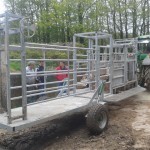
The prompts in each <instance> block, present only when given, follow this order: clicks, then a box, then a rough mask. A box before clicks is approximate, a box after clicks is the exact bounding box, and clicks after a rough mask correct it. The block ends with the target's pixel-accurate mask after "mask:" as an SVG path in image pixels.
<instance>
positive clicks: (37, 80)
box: [26, 60, 68, 103]
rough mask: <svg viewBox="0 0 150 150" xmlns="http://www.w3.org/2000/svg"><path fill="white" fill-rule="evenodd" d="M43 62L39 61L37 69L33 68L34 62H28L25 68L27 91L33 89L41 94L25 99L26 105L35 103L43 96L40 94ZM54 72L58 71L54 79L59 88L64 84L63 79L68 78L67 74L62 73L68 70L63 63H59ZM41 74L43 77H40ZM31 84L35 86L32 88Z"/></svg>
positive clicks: (42, 82)
mask: <svg viewBox="0 0 150 150" xmlns="http://www.w3.org/2000/svg"><path fill="white" fill-rule="evenodd" d="M44 70H45V69H44V61H43V60H42V61H39V64H38V66H37V68H36V67H35V62H34V61H29V62H28V65H27V67H26V75H27V85H29V87H28V88H27V91H32V90H35V89H38V90H40V89H41V91H40V92H41V94H40V95H39V96H38V97H37V96H31V97H28V98H27V103H32V102H35V101H36V100H37V99H39V98H40V97H43V96H45V94H43V93H42V92H44ZM56 70H58V74H56V76H55V78H56V80H57V81H59V82H58V86H59V87H61V86H63V84H64V81H63V80H64V79H65V78H67V77H68V74H67V73H64V72H63V71H65V70H68V69H67V67H66V65H65V62H62V61H60V62H59V66H58V67H56ZM61 70H62V72H61ZM42 74H43V75H42ZM31 84H37V86H32V85H31ZM30 85H31V86H30Z"/></svg>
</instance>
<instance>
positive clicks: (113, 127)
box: [0, 91, 150, 150]
mask: <svg viewBox="0 0 150 150" xmlns="http://www.w3.org/2000/svg"><path fill="white" fill-rule="evenodd" d="M109 118H110V119H109V125H108V128H107V130H106V131H104V132H103V133H102V134H100V135H91V134H90V133H89V131H88V130H87V128H86V124H85V119H84V115H83V114H78V115H76V116H71V117H70V118H63V119H60V120H57V121H56V122H53V124H52V123H51V126H49V124H45V125H43V126H40V127H36V128H32V129H29V130H26V131H22V132H17V133H15V134H13V135H12V134H8V133H7V132H3V131H0V145H1V146H3V147H5V148H7V149H14V150H17V149H18V150H19V149H20V150H25V149H28V150H30V149H31V150H34V149H35V150H92V149H93V150H100V149H101V150H117V149H118V150H150V120H149V118H150V92H147V91H145V92H142V93H139V94H138V95H135V96H133V97H131V98H129V99H126V100H124V101H122V102H119V103H115V104H113V105H109ZM37 129H38V130H37ZM20 141H21V142H20Z"/></svg>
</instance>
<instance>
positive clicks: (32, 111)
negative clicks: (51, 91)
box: [0, 87, 145, 132]
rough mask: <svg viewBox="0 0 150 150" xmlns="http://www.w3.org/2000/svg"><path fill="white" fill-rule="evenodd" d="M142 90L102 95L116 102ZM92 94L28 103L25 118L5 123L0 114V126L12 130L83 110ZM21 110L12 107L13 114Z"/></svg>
mask: <svg viewBox="0 0 150 150" xmlns="http://www.w3.org/2000/svg"><path fill="white" fill-rule="evenodd" d="M144 90H145V89H144V88H141V87H136V88H133V89H130V90H128V91H124V92H122V93H120V94H115V95H110V96H107V97H104V99H105V101H106V102H117V101H120V100H123V99H126V98H128V97H131V96H133V95H135V94H137V93H139V92H142V91H144ZM93 94H94V93H93V92H89V93H86V94H82V95H79V96H69V97H64V98H60V99H57V100H53V101H45V102H42V103H37V104H34V105H29V106H28V112H27V114H28V118H27V120H22V119H18V120H14V121H13V123H12V124H7V113H3V114H0V128H3V129H7V130H8V131H10V132H12V131H17V130H21V129H25V128H28V127H32V126H34V125H38V124H41V123H44V122H47V121H51V120H54V119H59V118H61V117H65V116H68V115H72V114H74V113H77V112H84V111H85V110H87V109H88V107H89V105H88V104H89V102H90V100H91V98H92V96H93ZM21 111H22V109H21V107H19V108H15V109H12V113H13V114H14V115H15V116H18V115H19V114H20V113H21Z"/></svg>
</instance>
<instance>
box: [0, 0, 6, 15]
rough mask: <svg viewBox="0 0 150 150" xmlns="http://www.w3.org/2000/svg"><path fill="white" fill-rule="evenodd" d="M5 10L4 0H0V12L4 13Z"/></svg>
mask: <svg viewBox="0 0 150 150" xmlns="http://www.w3.org/2000/svg"><path fill="white" fill-rule="evenodd" d="M5 10H6V8H5V5H4V0H0V14H2V13H4V12H5Z"/></svg>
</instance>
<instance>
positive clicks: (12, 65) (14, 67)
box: [10, 62, 21, 72]
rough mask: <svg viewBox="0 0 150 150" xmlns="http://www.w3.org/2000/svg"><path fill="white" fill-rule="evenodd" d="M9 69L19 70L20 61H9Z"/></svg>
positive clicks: (12, 70)
mask: <svg viewBox="0 0 150 150" xmlns="http://www.w3.org/2000/svg"><path fill="white" fill-rule="evenodd" d="M10 71H11V72H16V71H17V72H18V71H19V72H20V71H21V63H20V62H11V63H10Z"/></svg>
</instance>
